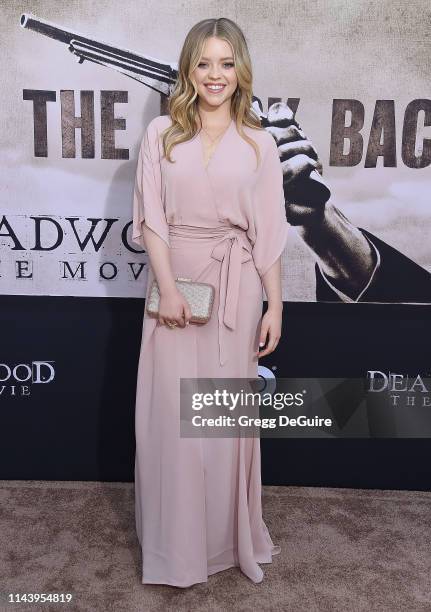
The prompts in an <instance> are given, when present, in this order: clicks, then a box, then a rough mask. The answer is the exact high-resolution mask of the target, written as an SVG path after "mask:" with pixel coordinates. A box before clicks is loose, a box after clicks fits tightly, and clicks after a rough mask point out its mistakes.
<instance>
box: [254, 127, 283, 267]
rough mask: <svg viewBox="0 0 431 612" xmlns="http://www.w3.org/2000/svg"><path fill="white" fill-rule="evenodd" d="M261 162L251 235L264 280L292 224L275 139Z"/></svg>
mask: <svg viewBox="0 0 431 612" xmlns="http://www.w3.org/2000/svg"><path fill="white" fill-rule="evenodd" d="M269 138H270V140H269V143H268V146H267V147H266V149H265V152H264V155H263V156H262V159H261V168H260V170H259V176H258V178H257V181H256V184H255V186H254V191H253V195H252V227H251V232H250V233H249V236H250V238H251V242H252V245H253V248H252V257H253V260H254V264H255V266H256V269H257V271H258V273H259V276H260V277H262V276H263V275H264V274H265V273H266V272H267V271H268V270H269V268H270V267H271V266H272V264H273V263H274V262H275V261H276V260H277V259H278V258H279V257H280V255H281V254H282V253H283V251H284V248H285V246H286V241H287V233H288V229H289V223H288V221H287V219H286V206H285V198H284V190H283V170H282V167H281V163H280V157H279V155H278V148H277V145H276V142H275V140H274V138H273V137H272V136H271V135H270V134H269Z"/></svg>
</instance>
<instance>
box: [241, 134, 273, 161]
mask: <svg viewBox="0 0 431 612" xmlns="http://www.w3.org/2000/svg"><path fill="white" fill-rule="evenodd" d="M244 132H245V133H246V134H247V136H250V138H252V139H253V140H254V141H255V143H256V144H257V145H258V147H259V151H260V154H261V156H262V161H263V160H268V159H269V160H271V161H272V162H274V161H280V155H279V152H278V146H277V143H276V141H275V138H274V136H273V135H272V134H271V133H270V132H268V130H266V129H265V128H262V129H256V128H251V127H249V126H244Z"/></svg>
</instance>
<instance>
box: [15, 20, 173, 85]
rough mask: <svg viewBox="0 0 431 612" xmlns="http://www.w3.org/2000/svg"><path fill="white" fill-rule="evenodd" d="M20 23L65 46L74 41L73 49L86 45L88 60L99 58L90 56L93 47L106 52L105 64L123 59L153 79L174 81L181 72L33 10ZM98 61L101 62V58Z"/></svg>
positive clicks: (104, 53) (167, 64)
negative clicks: (56, 21) (91, 36)
mask: <svg viewBox="0 0 431 612" xmlns="http://www.w3.org/2000/svg"><path fill="white" fill-rule="evenodd" d="M20 25H21V27H23V28H28V29H29V30H33V31H34V32H38V33H39V34H43V35H44V36H48V37H49V38H53V39H54V40H57V41H59V42H61V43H64V44H66V45H71V44H72V41H73V43H74V45H73V47H74V48H73V47H72V48H70V50H71V51H73V52H75V53H76V51H77V47H78V46H79V47H80V48H81V49H82V50H83V49H84V48H86V49H87V53H86V54H85V55H84V53H82V57H83V58H84V59H87V60H89V61H97V60H96V58H94V59H93V58H92V57H91V50H95V49H97V50H98V52H99V53H101V54H103V56H104V64H105V65H107V64H108V63H109V59H111V60H112V63H113V64H114V62H121V63H122V64H127V65H128V66H129V67H134V69H135V70H136V71H137V72H139V71H143V72H142V73H143V74H145V72H147V73H148V72H149V73H151V74H152V75H153V76H152V78H154V79H155V78H158V79H160V80H161V81H162V82H164V83H168V84H172V83H174V82H175V81H176V78H177V75H178V72H177V70H176V68H175V65H174V64H169V63H166V62H161V61H160V60H158V59H156V58H153V57H150V56H148V55H138V54H137V53H134V52H133V51H130V50H129V49H122V48H120V47H114V46H112V45H109V44H108V43H105V42H103V41H100V40H96V39H94V38H90V37H89V36H87V35H86V34H79V33H78V32H74V31H72V30H67V29H65V28H60V27H58V26H57V25H56V24H55V23H52V22H50V21H47V20H46V19H39V18H37V17H36V16H35V15H32V14H30V13H23V14H22V15H21V19H20ZM78 55H79V53H78ZM97 63H100V62H99V61H98V62H97Z"/></svg>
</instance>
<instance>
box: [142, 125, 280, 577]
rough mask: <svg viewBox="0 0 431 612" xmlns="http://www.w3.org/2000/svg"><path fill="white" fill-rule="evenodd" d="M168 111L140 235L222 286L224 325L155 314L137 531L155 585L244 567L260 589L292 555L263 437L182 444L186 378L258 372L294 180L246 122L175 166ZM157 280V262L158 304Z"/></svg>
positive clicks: (151, 143) (151, 155)
mask: <svg viewBox="0 0 431 612" xmlns="http://www.w3.org/2000/svg"><path fill="white" fill-rule="evenodd" d="M170 124H171V119H170V117H169V116H168V115H161V116H158V117H156V118H154V119H153V120H152V121H151V122H150V123H149V125H148V127H147V129H146V131H145V134H144V136H143V139H142V142H141V147H140V150H139V156H138V164H137V172H136V180H135V189H134V196H133V225H132V228H133V233H132V239H133V241H134V242H135V243H136V244H138V245H139V246H141V247H143V248H144V249H145V244H144V240H143V234H142V225H143V223H144V221H145V223H146V224H147V225H148V226H149V227H150V228H151V229H152V230H153V231H154V232H156V233H157V234H158V235H159V236H160V237H161V238H162V239H163V240H164V241H165V242H166V244H168V245H169V247H170V257H171V265H172V270H173V273H174V276H175V277H177V276H181V277H186V278H191V279H192V280H195V281H198V280H199V281H202V282H208V283H212V284H213V285H214V286H215V287H216V295H215V301H214V305H213V311H212V316H211V319H210V321H209V322H208V323H206V324H205V325H194V324H190V325H188V326H186V327H185V328H180V327H177V328H175V329H173V330H172V329H169V327H167V326H165V325H160V324H159V323H158V320H157V319H155V318H152V317H149V316H148V315H147V313H146V312H144V318H143V330H142V343H141V351H140V357H139V364H138V377H137V390H136V411H135V415H136V418H135V433H136V460H135V504H136V508H135V509H136V530H137V536H138V539H139V542H140V545H141V549H142V582H143V583H153V584H154V583H159V584H168V585H173V586H178V587H187V586H191V585H192V584H195V583H201V582H206V581H207V580H208V577H209V575H211V574H214V573H216V572H219V571H222V570H224V569H227V568H229V567H233V566H239V568H240V570H241V571H242V572H243V573H244V574H245V575H246V576H248V578H250V579H251V580H252V581H253V582H255V583H259V582H261V581H262V579H263V571H262V568H261V567H260V566H259V565H258V564H259V563H271V561H272V555H275V554H278V553H279V552H280V547H279V546H275V545H274V543H273V541H272V540H271V537H270V534H269V532H268V528H267V526H266V524H265V522H264V521H263V518H262V503H261V465H260V439H259V438H258V437H239V438H232V437H231V438H205V437H200V438H186V437H180V425H179V423H180V421H179V406H180V378H181V377H185V378H197V377H216V378H224V377H229V378H233V377H240V378H245V377H253V378H256V377H257V376H258V361H257V357H256V354H255V353H256V351H257V350H258V344H259V334H260V323H261V317H262V303H263V297H264V295H263V286H262V281H261V276H262V275H263V274H265V272H266V271H267V270H268V269H269V268H270V267H271V265H272V264H273V263H274V262H275V261H276V260H277V258H278V257H280V256H281V254H282V252H283V250H284V248H285V245H286V239H287V233H288V227H289V223H288V222H287V220H286V214H285V203H284V193H283V175H282V169H281V164H280V159H279V156H278V151H277V146H276V143H275V141H274V139H273V137H272V136H271V134H269V133H268V132H267V131H266V130H255V129H253V128H249V127H248V126H244V130H245V132H246V133H247V134H248V135H249V136H250V137H251V138H253V139H254V140H255V142H256V143H257V144H258V146H259V150H260V154H261V162H260V165H259V167H258V168H257V160H256V155H255V152H254V150H253V148H252V147H251V145H249V144H248V143H247V142H246V141H245V140H244V139H243V138H242V137H241V136H240V135H239V133H238V131H237V129H236V124H235V121H234V120H232V121H231V123H230V125H229V127H228V128H227V130H226V131H225V133H224V134H223V136H222V138H221V140H219V142H218V145H217V148H216V150H215V151H214V153H213V155H212V157H211V159H210V161H209V164H208V166H207V167H205V165H204V157H203V155H204V151H203V145H202V140H201V138H200V135H199V134H197V135H196V136H195V137H194V138H192V139H191V140H189V141H187V142H185V143H181V144H179V145H176V146H175V147H174V148H173V149H172V159H174V160H175V163H173V164H172V163H170V162H168V161H167V160H166V159H165V158H164V157H163V146H162V141H161V138H160V134H161V132H162V131H163V130H164V129H165V128H166V127H168V126H169V125H170ZM153 278H154V274H153V270H152V268H151V266H150V265H149V269H148V281H147V295H148V291H149V288H150V285H151V282H152V280H153Z"/></svg>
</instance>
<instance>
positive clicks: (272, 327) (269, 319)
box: [256, 307, 283, 359]
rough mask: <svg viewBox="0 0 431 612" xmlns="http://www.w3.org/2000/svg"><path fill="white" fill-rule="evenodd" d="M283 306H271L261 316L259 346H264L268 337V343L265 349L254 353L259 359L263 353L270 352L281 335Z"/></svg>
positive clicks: (267, 353)
mask: <svg viewBox="0 0 431 612" xmlns="http://www.w3.org/2000/svg"><path fill="white" fill-rule="evenodd" d="M282 315H283V308H282V307H281V308H271V307H269V308H268V310H267V311H266V312H265V314H264V315H263V317H262V324H261V328H260V338H259V343H260V346H264V345H265V343H266V340H267V339H268V345H267V347H266V348H265V349H263V350H261V351H259V350H258V351H257V353H256V355H257V358H258V359H259V358H260V357H264V356H265V355H269V354H270V353H272V352H273V351H274V350H275V348H276V347H277V344H278V342H279V340H280V337H281V323H282Z"/></svg>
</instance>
